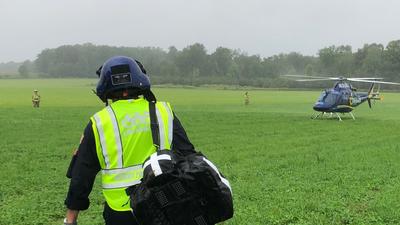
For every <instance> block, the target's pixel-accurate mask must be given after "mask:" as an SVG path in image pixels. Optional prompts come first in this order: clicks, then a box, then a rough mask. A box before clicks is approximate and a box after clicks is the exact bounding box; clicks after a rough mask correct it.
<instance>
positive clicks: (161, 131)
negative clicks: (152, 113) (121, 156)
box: [156, 105, 165, 150]
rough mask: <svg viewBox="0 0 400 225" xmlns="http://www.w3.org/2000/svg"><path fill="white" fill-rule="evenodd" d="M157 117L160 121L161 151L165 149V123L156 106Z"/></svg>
mask: <svg viewBox="0 0 400 225" xmlns="http://www.w3.org/2000/svg"><path fill="white" fill-rule="evenodd" d="M156 115H157V120H158V129H159V131H158V133H159V135H160V150H164V149H165V132H164V121H163V119H162V116H161V113H160V110H159V109H158V107H157V105H156Z"/></svg>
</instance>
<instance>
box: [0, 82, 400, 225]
mask: <svg viewBox="0 0 400 225" xmlns="http://www.w3.org/2000/svg"><path fill="white" fill-rule="evenodd" d="M95 83H96V80H84V79H81V80H57V79H54V80H0V165H1V167H2V168H1V170H0V182H1V185H0V225H9V224H54V225H55V224H61V223H62V219H63V218H64V212H65V208H64V205H63V201H64V199H65V195H66V192H67V189H68V184H69V180H68V179H67V178H66V177H65V172H66V169H67V167H68V164H69V160H70V157H71V152H72V150H73V149H74V148H76V147H77V145H78V142H79V138H80V135H81V133H82V131H83V128H84V127H85V126H86V124H87V122H88V121H89V117H90V116H91V115H92V114H94V113H95V112H96V111H98V110H100V109H101V108H102V107H103V105H102V103H101V102H100V100H98V99H97V97H96V96H95V95H94V94H92V93H91V89H92V88H94V84H95ZM35 88H37V89H39V91H40V94H41V96H42V102H41V108H40V109H34V108H32V106H31V94H32V90H33V89H35ZM155 92H156V94H157V96H158V97H159V99H160V100H168V101H170V102H171V104H172V106H173V108H174V110H175V112H176V114H177V116H178V117H179V118H180V120H181V121H182V123H183V125H184V127H185V129H186V131H187V133H188V135H189V137H190V139H191V141H192V142H193V143H194V144H195V146H196V148H197V149H198V150H200V151H202V152H203V153H205V154H206V155H207V156H208V157H209V158H210V159H211V160H212V161H214V162H215V163H216V164H217V165H218V166H219V168H220V169H221V171H222V172H223V173H224V174H225V175H226V177H227V178H228V179H229V180H230V182H231V185H232V187H233V192H234V203H235V216H234V218H233V219H231V220H229V221H227V222H225V223H223V224H224V225H233V224H235V225H247V224H248V225H256V224H260V225H264V224H282V225H283V224H309V225H316V224H355V225H356V224H357V225H358V224H400V210H399V209H400V163H399V161H400V143H399V136H400V135H399V133H400V117H399V115H400V94H396V93H388V94H384V97H385V98H384V101H382V102H377V103H376V104H375V105H374V106H373V109H372V110H370V109H369V108H368V106H367V104H364V105H361V106H359V107H358V108H357V109H356V110H355V111H354V114H355V116H356V118H357V119H356V120H355V121H353V120H352V119H349V118H350V117H349V116H345V118H344V121H343V122H339V121H337V120H334V119H327V120H311V119H310V115H311V114H312V113H313V112H312V105H313V103H314V102H315V100H316V98H317V97H318V95H319V92H312V91H274V90H251V91H250V92H249V93H250V101H251V103H250V105H249V106H247V107H246V106H244V105H243V94H244V91H243V90H217V89H212V88H196V89H194V88H191V89H189V88H186V89H183V88H155ZM102 204H103V198H102V196H101V189H100V183H99V179H97V182H96V184H95V188H94V190H93V191H92V194H91V206H90V208H89V210H88V211H84V212H82V213H81V215H80V218H79V222H80V224H87V225H92V224H102V223H103V219H102V216H101V212H102V207H103V206H102Z"/></svg>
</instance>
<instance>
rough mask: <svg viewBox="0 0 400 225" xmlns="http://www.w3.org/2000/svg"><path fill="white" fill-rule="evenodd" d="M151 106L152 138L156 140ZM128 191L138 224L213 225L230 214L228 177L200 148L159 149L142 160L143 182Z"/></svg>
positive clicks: (231, 202) (230, 216)
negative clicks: (190, 150) (188, 151)
mask: <svg viewBox="0 0 400 225" xmlns="http://www.w3.org/2000/svg"><path fill="white" fill-rule="evenodd" d="M152 107H154V105H153V106H151V104H150V118H151V121H152V132H153V140H157V138H156V137H155V136H156V135H158V134H157V130H158V129H156V128H155V127H153V125H154V124H155V123H157V121H155V118H154V117H155V116H154V112H152V111H153V110H154V108H153V109H152ZM127 193H128V194H129V195H130V205H131V208H132V213H133V215H134V217H135V219H136V220H137V222H138V224H140V225H214V224H216V223H219V222H221V221H225V220H227V219H229V218H232V216H233V201H232V190H231V186H230V184H229V181H228V180H227V179H225V177H224V176H223V175H222V174H221V173H220V172H219V171H218V169H217V167H216V166H215V165H214V164H213V163H212V162H211V161H209V160H208V159H207V158H206V157H205V156H204V155H203V154H202V153H200V152H198V153H193V154H190V155H183V154H180V153H179V152H178V151H175V150H171V151H168V150H167V151H166V150H158V151H157V152H155V153H154V154H152V155H151V156H150V157H149V158H148V159H147V160H146V161H145V162H144V164H143V178H142V182H141V183H140V184H138V185H136V186H134V187H131V188H128V189H127Z"/></svg>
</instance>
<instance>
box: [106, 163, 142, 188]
mask: <svg viewBox="0 0 400 225" xmlns="http://www.w3.org/2000/svg"><path fill="white" fill-rule="evenodd" d="M101 173H102V175H103V176H113V179H114V181H113V183H111V184H104V183H103V184H102V186H103V188H106V189H112V188H123V187H129V186H132V185H135V184H139V183H140V179H141V178H142V174H143V170H142V166H141V165H136V166H131V167H127V168H121V169H110V170H102V171H101ZM135 173H136V175H135ZM138 174H140V175H139V176H138ZM135 177H136V179H135Z"/></svg>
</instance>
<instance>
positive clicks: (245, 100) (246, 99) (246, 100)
mask: <svg viewBox="0 0 400 225" xmlns="http://www.w3.org/2000/svg"><path fill="white" fill-rule="evenodd" d="M249 104H250V96H249V93H248V92H247V91H246V92H245V93H244V105H249Z"/></svg>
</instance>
